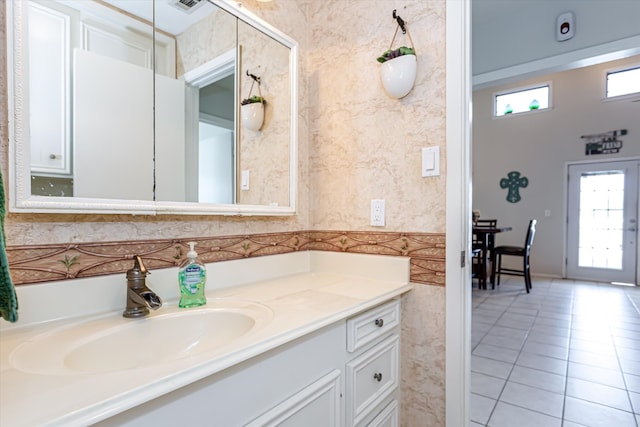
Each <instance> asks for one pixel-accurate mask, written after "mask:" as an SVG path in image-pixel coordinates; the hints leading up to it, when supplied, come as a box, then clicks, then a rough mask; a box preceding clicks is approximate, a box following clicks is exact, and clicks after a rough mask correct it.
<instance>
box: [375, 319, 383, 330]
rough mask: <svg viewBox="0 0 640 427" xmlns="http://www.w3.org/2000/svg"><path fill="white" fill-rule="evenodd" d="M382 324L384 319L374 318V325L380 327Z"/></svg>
mask: <svg viewBox="0 0 640 427" xmlns="http://www.w3.org/2000/svg"><path fill="white" fill-rule="evenodd" d="M382 325H384V319H376V326H378V327H380V328H382Z"/></svg>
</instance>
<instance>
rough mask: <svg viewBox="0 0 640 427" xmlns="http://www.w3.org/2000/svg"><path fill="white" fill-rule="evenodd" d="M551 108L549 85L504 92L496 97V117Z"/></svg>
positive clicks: (494, 110)
mask: <svg viewBox="0 0 640 427" xmlns="http://www.w3.org/2000/svg"><path fill="white" fill-rule="evenodd" d="M547 108H549V85H548V84H546V85H544V86H536V87H533V88H527V89H519V90H514V91H510V92H502V93H498V94H495V95H494V109H493V115H494V116H495V117H499V116H506V115H509V114H517V113H524V112H525V111H533V110H543V109H547Z"/></svg>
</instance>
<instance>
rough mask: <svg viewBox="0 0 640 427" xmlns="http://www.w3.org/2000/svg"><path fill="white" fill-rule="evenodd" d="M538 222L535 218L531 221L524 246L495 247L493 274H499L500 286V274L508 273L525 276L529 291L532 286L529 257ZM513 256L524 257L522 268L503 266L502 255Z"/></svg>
mask: <svg viewBox="0 0 640 427" xmlns="http://www.w3.org/2000/svg"><path fill="white" fill-rule="evenodd" d="M536 223H537V221H536V220H535V219H532V220H531V221H529V228H527V236H526V238H525V243H524V247H520V246H498V247H496V248H494V251H495V254H496V265H494V266H493V269H494V270H493V274H496V275H497V276H498V278H497V283H498V286H500V275H501V274H506V275H509V276H520V277H524V285H525V288H526V290H527V293H529V290H530V289H531V288H532V286H531V265H530V263H529V257H530V255H531V246H532V245H533V238H534V237H535V235H536ZM503 255H505V256H512V257H521V258H522V269H516V268H506V267H503V266H502V256H503Z"/></svg>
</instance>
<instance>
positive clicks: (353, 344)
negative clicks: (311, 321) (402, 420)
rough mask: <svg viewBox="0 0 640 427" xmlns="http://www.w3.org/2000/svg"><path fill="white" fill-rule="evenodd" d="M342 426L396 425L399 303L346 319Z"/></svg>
mask: <svg viewBox="0 0 640 427" xmlns="http://www.w3.org/2000/svg"><path fill="white" fill-rule="evenodd" d="M347 352H348V361H347V363H346V365H345V366H346V367H345V381H346V393H345V396H346V404H345V406H346V425H347V426H397V425H398V411H397V399H398V395H399V387H398V386H399V383H400V362H399V358H400V301H399V300H393V301H391V302H389V303H387V304H384V305H381V306H378V307H376V308H373V309H371V310H368V311H367V312H365V313H362V314H360V315H358V316H355V317H353V318H351V319H348V320H347Z"/></svg>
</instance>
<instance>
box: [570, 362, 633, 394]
mask: <svg viewBox="0 0 640 427" xmlns="http://www.w3.org/2000/svg"><path fill="white" fill-rule="evenodd" d="M567 375H568V376H569V377H571V378H578V379H581V380H585V381H592V382H596V383H599V384H604V385H608V386H611V387H617V388H622V389H624V388H625V385H624V380H623V378H622V372H620V371H619V370H614V369H605V368H599V367H596V366H589V365H583V364H580V363H573V362H569V371H568V374H567Z"/></svg>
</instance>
